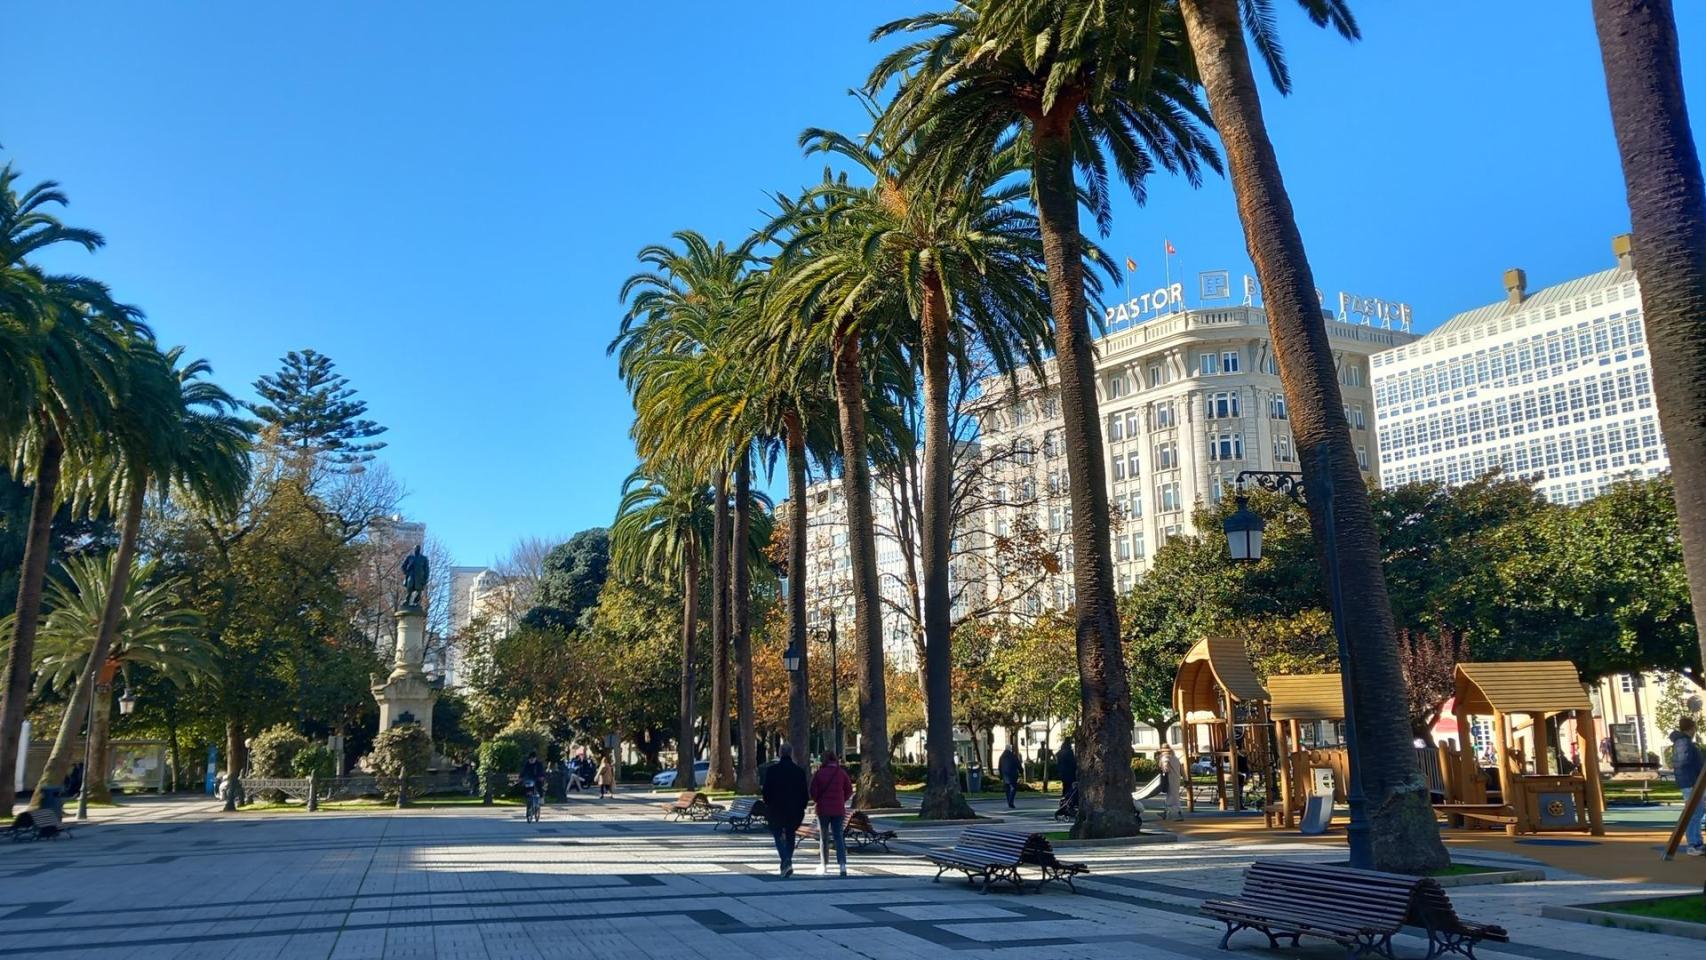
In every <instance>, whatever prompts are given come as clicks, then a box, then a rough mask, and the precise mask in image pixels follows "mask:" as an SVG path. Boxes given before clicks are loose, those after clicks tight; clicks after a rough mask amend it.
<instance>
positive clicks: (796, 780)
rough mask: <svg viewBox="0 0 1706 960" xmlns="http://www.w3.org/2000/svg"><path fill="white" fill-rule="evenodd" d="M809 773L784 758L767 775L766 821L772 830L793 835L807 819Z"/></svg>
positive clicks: (765, 788)
mask: <svg viewBox="0 0 1706 960" xmlns="http://www.w3.org/2000/svg"><path fill="white" fill-rule="evenodd" d="M806 802H807V797H806V772H805V771H804V770H801V769H800V768H799V765H798V764H796V763H794V761H792V760H790V759H788V758H787V757H783V758H782V759H780V760H778V761H776V763H775V764H773V765H772V766H771V767H770V772H769V773H767V774H765V775H764V818H765V819H766V820H768V821H769V822H770V829H771V830H787V831H793V830H796V829H798V828H799V826H800V823H801V821H803V820H805V818H806Z"/></svg>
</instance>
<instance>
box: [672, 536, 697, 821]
mask: <svg viewBox="0 0 1706 960" xmlns="http://www.w3.org/2000/svg"><path fill="white" fill-rule="evenodd" d="M686 551H687V562H686V563H685V564H684V565H683V570H682V581H683V582H682V586H681V596H682V600H681V703H680V713H678V714H677V715H676V725H675V785H676V786H677V787H680V788H681V789H683V790H691V789H692V788H693V779H694V778H693V761H694V760H695V759H697V758H696V757H694V755H693V719H694V717H693V683H694V680H695V677H694V671H693V635H694V633H695V632H696V631H698V629H699V545H698V544H696V543H689V544H688V545H687V547H686Z"/></svg>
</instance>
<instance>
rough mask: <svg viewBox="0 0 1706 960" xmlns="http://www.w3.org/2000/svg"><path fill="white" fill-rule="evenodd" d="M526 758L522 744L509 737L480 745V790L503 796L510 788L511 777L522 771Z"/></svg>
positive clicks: (501, 737)
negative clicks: (524, 758) (522, 763)
mask: <svg viewBox="0 0 1706 960" xmlns="http://www.w3.org/2000/svg"><path fill="white" fill-rule="evenodd" d="M525 756H527V753H526V751H524V750H522V748H521V744H519V743H516V742H515V741H514V740H512V739H510V738H509V737H508V736H507V735H505V736H498V737H496V738H493V739H491V740H487V741H486V742H485V743H482V744H480V788H481V789H482V790H488V791H490V792H491V794H492V795H493V796H500V795H502V794H503V792H504V791H505V790H506V789H507V788H508V787H509V775H510V774H512V773H517V772H519V771H520V770H521V761H522V758H523V757H525Z"/></svg>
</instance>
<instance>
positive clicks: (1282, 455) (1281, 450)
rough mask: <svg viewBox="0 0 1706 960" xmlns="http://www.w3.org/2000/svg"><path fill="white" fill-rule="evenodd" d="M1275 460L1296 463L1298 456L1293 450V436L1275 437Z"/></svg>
mask: <svg viewBox="0 0 1706 960" xmlns="http://www.w3.org/2000/svg"><path fill="white" fill-rule="evenodd" d="M1274 460H1275V461H1277V462H1279V463H1295V462H1296V460H1297V458H1296V456H1294V455H1293V454H1292V452H1291V438H1290V437H1287V436H1278V437H1275V438H1274Z"/></svg>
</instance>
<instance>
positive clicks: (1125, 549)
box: [1114, 537, 1131, 563]
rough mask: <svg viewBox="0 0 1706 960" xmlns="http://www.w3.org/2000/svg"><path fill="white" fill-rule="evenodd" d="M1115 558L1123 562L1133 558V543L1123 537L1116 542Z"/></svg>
mask: <svg viewBox="0 0 1706 960" xmlns="http://www.w3.org/2000/svg"><path fill="white" fill-rule="evenodd" d="M1114 559H1115V560H1118V561H1119V562H1121V563H1124V562H1126V561H1127V560H1130V559H1131V544H1130V543H1129V542H1127V541H1126V538H1124V537H1121V538H1119V539H1118V540H1116V541H1115V542H1114Z"/></svg>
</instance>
